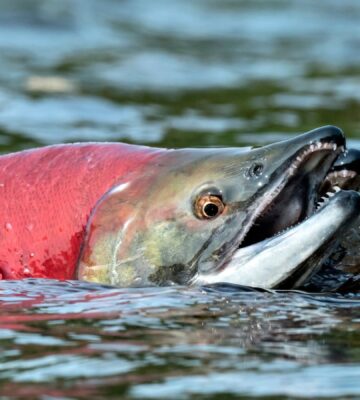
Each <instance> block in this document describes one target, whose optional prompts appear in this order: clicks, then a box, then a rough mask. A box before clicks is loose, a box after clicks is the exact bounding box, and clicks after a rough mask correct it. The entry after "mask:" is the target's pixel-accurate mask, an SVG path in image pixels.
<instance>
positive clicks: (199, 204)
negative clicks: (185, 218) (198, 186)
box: [195, 194, 225, 219]
mask: <svg viewBox="0 0 360 400" xmlns="http://www.w3.org/2000/svg"><path fill="white" fill-rule="evenodd" d="M224 208H225V204H224V203H223V200H222V196H221V195H220V194H216V195H214V194H203V195H200V196H198V198H197V199H196V201H195V215H196V216H197V217H198V218H200V219H214V218H216V217H218V216H219V215H220V214H222V212H223V211H224Z"/></svg>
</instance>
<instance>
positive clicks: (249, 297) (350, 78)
mask: <svg viewBox="0 0 360 400" xmlns="http://www.w3.org/2000/svg"><path fill="white" fill-rule="evenodd" d="M359 19H360V3H359V2H358V1H356V0H343V1H341V2H339V1H335V0H326V1H325V0H321V1H316V2H315V1H311V0H303V1H301V2H300V1H295V0H268V1H264V0H254V1H235V0H192V1H183V0H158V1H157V2H156V4H155V3H154V2H150V1H148V0H121V1H120V0H102V1H96V0H62V1H58V0H2V1H1V4H0V60H1V63H0V150H1V151H2V152H9V151H12V150H17V149H23V148H28V147H31V146H35V145H45V144H51V143H58V142H67V141H74V140H123V141H128V142H134V143H148V144H153V145H163V146H170V147H176V146H205V145H206V146H216V145H249V144H256V145H259V144H260V145H261V144H263V143H267V142H271V141H273V140H279V139H283V138H286V137H289V136H290V135H293V134H295V133H298V132H302V131H305V130H308V129H312V128H314V127H317V126H319V125H324V124H335V125H339V126H341V127H342V128H343V129H344V130H345V132H346V133H347V135H348V136H350V137H351V138H352V141H351V145H352V146H359V143H360V142H359V141H358V140H357V139H359V138H360V113H359V104H360V94H359V93H360V79H359V77H360V67H359V65H360V52H359V46H360V24H359ZM0 301H1V311H0V328H1V329H0V349H1V351H0V361H1V363H0V387H1V389H0V395H1V396H3V397H5V398H7V397H8V398H12V397H18V398H24V397H27V398H42V399H45V398H46V399H49V398H51V399H57V398H59V399H60V398H61V399H64V398H69V399H70V398H87V399H88V398H95V399H96V398H104V397H109V398H119V397H121V398H124V399H126V398H136V399H143V398H189V397H192V398H197V399H199V398H213V399H225V398H228V399H230V398H239V396H240V395H242V396H244V398H247V397H248V396H254V397H258V398H260V397H263V398H265V397H266V398H269V397H267V396H274V398H279V396H284V397H283V398H285V397H286V396H291V397H293V396H302V397H308V398H319V397H324V398H336V399H337V398H345V397H346V396H348V397H347V398H351V397H353V398H358V396H360V382H359V376H360V336H359V326H360V307H359V304H360V303H359V296H347V297H341V296H340V295H326V294H322V295H309V294H307V295H305V294H301V293H267V292H265V293H262V292H255V291H251V292H245V291H239V290H235V289H234V288H224V287H222V288H217V289H213V290H209V289H207V290H202V289H190V288H176V287H175V288H159V289H144V290H134V289H132V290H123V289H122V290H120V289H111V288H105V287H99V286H94V285H89V284H84V283H79V282H77V283H76V282H65V283H60V282H54V281H31V280H30V281H25V282H2V283H1V284H0Z"/></svg>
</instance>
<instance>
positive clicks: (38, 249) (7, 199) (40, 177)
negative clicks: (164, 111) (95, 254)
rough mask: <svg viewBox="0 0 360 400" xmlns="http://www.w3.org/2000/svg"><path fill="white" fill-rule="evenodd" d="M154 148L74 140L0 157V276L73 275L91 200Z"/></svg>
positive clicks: (153, 152) (148, 158) (144, 160)
mask: <svg viewBox="0 0 360 400" xmlns="http://www.w3.org/2000/svg"><path fill="white" fill-rule="evenodd" d="M159 152H160V151H159V150H155V149H150V148H146V147H137V146H130V145H125V144H115V143H111V144H110V143H109V144H74V145H58V146H51V147H45V148H40V149H35V150H29V151H24V152H20V153H14V154H9V155H6V156H2V157H0V199H1V207H0V279H21V278H28V277H40V278H56V279H72V278H74V277H75V276H74V274H75V269H76V265H77V260H78V258H79V254H80V250H81V244H82V242H83V239H84V233H85V228H86V224H87V221H88V218H89V215H90V213H91V210H92V209H93V207H94V206H95V204H96V203H97V201H98V200H99V199H100V198H101V197H102V196H103V195H104V194H105V193H106V192H107V191H108V190H109V189H110V188H111V187H113V186H114V185H116V184H117V182H120V181H121V179H122V177H124V176H125V175H126V174H128V173H129V172H130V171H132V170H136V171H139V173H141V170H142V169H143V168H146V165H148V163H149V162H150V161H151V160H152V159H154V157H155V156H156V155H157V154H158V153H159Z"/></svg>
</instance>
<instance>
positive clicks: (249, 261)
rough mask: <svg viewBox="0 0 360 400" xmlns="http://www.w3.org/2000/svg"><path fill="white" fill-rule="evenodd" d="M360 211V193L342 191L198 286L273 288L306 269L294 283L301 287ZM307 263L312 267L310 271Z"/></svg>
mask: <svg viewBox="0 0 360 400" xmlns="http://www.w3.org/2000/svg"><path fill="white" fill-rule="evenodd" d="M359 209H360V194H359V193H357V192H355V191H340V192H338V193H336V194H335V195H334V196H333V197H331V198H330V199H329V200H328V201H327V203H326V204H325V205H323V206H322V207H321V208H320V210H318V211H317V212H316V213H315V214H313V215H312V216H311V217H309V218H308V219H307V220H305V221H304V222H302V223H300V224H299V225H297V226H295V227H293V228H291V229H289V230H286V231H285V232H283V233H281V234H278V235H277V236H275V237H272V238H270V239H267V240H264V241H262V242H260V243H256V244H254V245H251V246H248V247H245V248H240V249H238V250H237V251H236V252H235V254H234V255H233V257H232V259H231V260H230V262H229V263H228V264H227V265H226V266H225V268H223V269H222V270H221V271H219V272H218V273H216V274H210V275H199V276H198V277H197V278H196V283H197V284H212V283H218V282H222V283H232V284H239V285H245V286H252V287H261V288H267V289H270V288H276V287H277V286H279V285H280V284H281V283H282V282H284V281H286V280H287V279H289V278H290V277H291V276H292V275H293V274H295V273H296V271H297V270H299V269H305V270H306V272H305V273H304V274H302V275H301V276H300V277H299V279H298V280H297V281H295V282H293V287H297V286H300V285H301V284H302V283H303V282H304V280H305V279H306V278H308V277H309V275H311V274H313V273H314V272H315V271H316V270H317V268H318V267H319V266H320V265H321V261H322V260H323V258H324V257H326V252H324V251H323V250H324V247H325V246H328V245H329V243H330V242H332V241H334V240H336V239H337V238H339V237H340V236H341V233H342V232H343V231H344V230H346V229H349V226H351V224H352V222H353V220H354V218H356V216H357V215H358V213H359ZM319 252H320V253H321V254H318V253H319ZM316 258H317V262H314V261H315V259H316ZM310 259H311V261H312V262H309V260H310ZM304 263H306V264H309V265H307V268H304Z"/></svg>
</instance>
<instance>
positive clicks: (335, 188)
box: [333, 186, 341, 192]
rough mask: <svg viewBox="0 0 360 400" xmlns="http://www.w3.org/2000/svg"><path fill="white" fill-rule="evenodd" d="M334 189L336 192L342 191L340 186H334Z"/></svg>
mask: <svg viewBox="0 0 360 400" xmlns="http://www.w3.org/2000/svg"><path fill="white" fill-rule="evenodd" d="M333 189H334V190H335V192H340V190H341V188H339V186H334V187H333Z"/></svg>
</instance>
